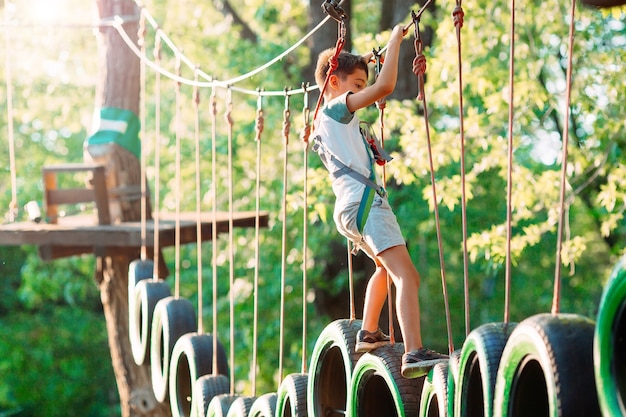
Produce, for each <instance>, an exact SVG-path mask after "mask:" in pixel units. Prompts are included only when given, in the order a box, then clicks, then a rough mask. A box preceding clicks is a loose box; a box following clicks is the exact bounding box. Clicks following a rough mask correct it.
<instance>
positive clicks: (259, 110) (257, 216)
mask: <svg viewBox="0 0 626 417" xmlns="http://www.w3.org/2000/svg"><path fill="white" fill-rule="evenodd" d="M263 125H264V117H263V96H262V95H261V90H260V89H259V96H258V97H257V104H256V120H255V121H254V130H255V132H256V135H255V138H254V140H255V142H256V186H255V193H256V201H255V212H254V313H253V315H254V320H253V322H254V323H253V330H252V332H253V342H252V343H253V345H252V396H253V397H254V396H256V377H257V372H258V370H257V363H258V359H257V354H258V348H259V347H258V337H259V325H258V324H259V268H260V264H261V260H260V255H261V242H260V230H261V133H263V127H264V126H263Z"/></svg>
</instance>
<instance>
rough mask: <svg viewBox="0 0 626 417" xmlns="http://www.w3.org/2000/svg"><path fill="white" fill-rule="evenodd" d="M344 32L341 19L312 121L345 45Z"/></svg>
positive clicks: (343, 24)
mask: <svg viewBox="0 0 626 417" xmlns="http://www.w3.org/2000/svg"><path fill="white" fill-rule="evenodd" d="M346 32H347V30H346V24H345V22H344V21H343V19H342V20H341V21H339V29H338V36H337V42H336V43H335V53H334V54H333V56H331V57H330V59H329V60H328V64H329V65H328V71H327V72H326V79H325V80H324V85H323V86H322V88H321V89H320V95H319V97H318V99H317V104H316V105H315V111H314V112H313V121H315V120H316V119H317V113H318V112H319V110H320V107H321V105H322V101H323V100H324V92H325V91H326V87H327V86H328V81H329V80H330V76H331V74H332V73H333V71H335V70H336V69H337V67H338V66H339V62H338V61H337V58H339V54H340V53H341V50H342V49H343V46H344V45H345V43H346ZM307 140H308V138H307Z"/></svg>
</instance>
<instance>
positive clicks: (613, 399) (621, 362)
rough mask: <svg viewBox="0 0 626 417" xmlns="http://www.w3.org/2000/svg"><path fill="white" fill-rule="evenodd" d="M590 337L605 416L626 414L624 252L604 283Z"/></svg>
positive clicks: (597, 384)
mask: <svg viewBox="0 0 626 417" xmlns="http://www.w3.org/2000/svg"><path fill="white" fill-rule="evenodd" d="M596 322H597V323H596V329H595V334H594V338H593V355H594V373H595V379H596V388H597V390H598V401H599V403H600V409H601V410H602V414H603V415H604V416H620V415H622V416H624V415H626V406H625V403H626V256H624V257H622V259H621V260H620V261H619V262H618V263H617V265H616V266H615V268H613V271H612V273H611V276H610V277H609V280H608V282H607V284H606V285H605V287H604V291H603V293H602V298H601V299H600V308H599V311H598V316H597V320H596Z"/></svg>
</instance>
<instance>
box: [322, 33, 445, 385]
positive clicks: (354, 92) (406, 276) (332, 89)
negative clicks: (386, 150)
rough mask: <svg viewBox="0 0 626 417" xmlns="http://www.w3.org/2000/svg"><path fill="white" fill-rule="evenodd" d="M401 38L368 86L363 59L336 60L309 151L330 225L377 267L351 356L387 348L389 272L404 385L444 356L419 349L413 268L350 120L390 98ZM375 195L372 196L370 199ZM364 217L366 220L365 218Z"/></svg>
mask: <svg viewBox="0 0 626 417" xmlns="http://www.w3.org/2000/svg"><path fill="white" fill-rule="evenodd" d="M404 32H405V31H404V29H403V27H402V26H400V25H399V26H396V27H395V28H394V29H393V32H392V33H391V38H390V40H389V43H388V45H387V47H388V49H387V54H386V56H385V65H384V66H383V68H382V70H381V72H380V74H379V76H378V79H377V80H376V82H375V83H374V84H372V85H371V86H369V87H368V86H367V80H368V67H367V61H366V60H365V58H364V57H361V56H359V55H353V54H350V53H347V52H341V53H340V54H339V56H338V57H337V64H338V65H337V68H336V69H335V70H334V71H333V72H332V73H331V74H330V75H329V79H328V85H327V87H326V90H325V91H324V96H323V99H324V107H323V109H322V111H321V112H320V113H319V116H318V118H317V120H315V123H314V132H313V138H314V149H316V150H317V151H318V152H319V154H320V157H321V158H322V161H323V162H324V165H325V166H326V168H327V169H328V170H329V172H330V174H331V178H332V179H333V181H332V187H333V192H334V194H335V196H336V202H335V210H334V215H333V218H334V220H335V224H336V226H337V230H338V231H339V232H340V233H341V234H342V235H344V236H346V237H347V238H348V239H350V240H351V241H352V242H353V243H354V245H355V247H356V248H358V249H361V250H363V251H364V252H365V253H366V254H367V255H368V256H369V257H370V258H372V259H373V260H374V262H375V264H376V271H375V272H374V274H373V275H372V277H371V278H370V280H369V282H368V285H367V290H366V293H365V306H364V308H363V324H362V329H361V330H360V331H359V332H358V335H357V343H356V347H355V350H356V351H357V352H367V351H369V350H372V349H375V348H378V347H381V346H384V345H387V344H389V336H387V335H385V334H384V333H383V332H382V331H381V330H380V328H379V327H378V320H379V316H380V313H381V310H382V307H383V305H384V303H385V300H386V298H387V281H386V280H387V273H389V276H390V277H391V278H392V280H393V282H394V284H395V286H396V289H397V300H396V309H397V314H398V321H399V323H400V329H401V330H402V335H403V337H404V347H405V353H404V355H403V356H402V369H401V372H402V375H403V376H404V377H406V378H417V377H420V376H423V375H425V374H427V373H428V371H429V370H430V369H431V368H432V367H433V366H434V365H435V364H436V363H438V362H442V361H445V360H447V359H448V356H446V355H442V354H440V353H437V352H434V351H432V350H428V349H424V348H423V345H422V337H421V331H420V310H419V298H418V288H419V281H420V276H419V274H418V272H417V270H416V269H415V266H414V265H413V262H412V261H411V258H410V256H409V252H408V250H407V247H406V244H405V241H404V238H403V237H402V233H401V231H400V227H399V226H398V222H397V220H396V217H395V215H394V214H393V212H392V211H391V208H390V206H389V204H388V202H387V199H386V196H385V193H384V189H383V188H382V187H379V186H377V185H376V184H375V182H374V181H375V177H374V175H373V171H374V169H373V165H372V158H373V157H374V155H373V154H372V151H370V147H369V145H368V144H367V142H366V141H365V139H364V138H363V137H362V133H361V131H360V129H359V120H358V117H357V116H356V115H355V113H354V112H355V111H356V110H358V109H361V108H363V107H366V106H369V105H371V104H373V103H375V102H376V101H377V100H379V99H382V98H384V97H386V96H387V95H389V94H391V93H392V92H393V90H394V88H395V85H396V78H397V73H398V53H399V51H400V43H401V42H402V38H403V36H404V34H405V33H404ZM333 55H334V48H331V49H329V50H326V51H324V52H322V53H321V54H320V56H319V59H318V63H317V68H316V72H315V78H316V82H317V83H318V85H320V86H321V85H323V84H324V81H325V79H326V76H327V72H328V68H329V65H330V63H329V58H331V57H332V56H333ZM368 180H369V183H368ZM373 190H377V191H376V193H374V192H373ZM367 194H368V195H370V196H373V197H374V198H373V203H371V199H370V200H364V198H365V197H364V195H367ZM370 198H371V197H370ZM362 201H364V203H365V204H362ZM370 203H371V206H370ZM368 210H369V214H365V215H364V214H363V213H364V212H365V213H367V211H368ZM362 222H364V224H362ZM359 223H361V224H359Z"/></svg>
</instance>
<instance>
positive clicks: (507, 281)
mask: <svg viewBox="0 0 626 417" xmlns="http://www.w3.org/2000/svg"><path fill="white" fill-rule="evenodd" d="M509 36H510V38H511V45H510V52H509V131H508V136H509V148H508V151H507V152H508V156H507V158H508V166H507V191H506V265H505V273H504V288H505V289H504V322H505V323H508V322H509V320H510V310H511V238H512V236H511V233H512V231H511V222H512V219H511V211H512V207H511V206H512V193H513V191H512V190H513V173H512V172H513V99H514V97H515V95H514V88H515V83H514V75H515V0H511V31H510V34H509Z"/></svg>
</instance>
